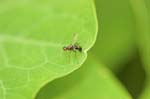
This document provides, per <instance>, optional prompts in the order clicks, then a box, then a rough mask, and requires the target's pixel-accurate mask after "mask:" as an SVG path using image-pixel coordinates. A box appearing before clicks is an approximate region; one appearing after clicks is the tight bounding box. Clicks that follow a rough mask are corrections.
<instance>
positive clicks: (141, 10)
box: [130, 0, 150, 99]
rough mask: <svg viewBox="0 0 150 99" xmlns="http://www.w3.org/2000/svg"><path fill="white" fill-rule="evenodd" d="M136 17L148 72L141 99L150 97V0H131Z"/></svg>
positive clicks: (142, 56) (138, 38)
mask: <svg viewBox="0 0 150 99" xmlns="http://www.w3.org/2000/svg"><path fill="white" fill-rule="evenodd" d="M130 1H131V6H132V9H133V12H134V15H135V18H136V29H137V44H138V48H139V50H140V55H141V58H142V63H143V66H144V68H145V71H146V73H147V79H146V85H145V88H144V90H143V93H142V95H141V96H140V99H148V98H150V94H149V88H150V84H149V83H150V78H149V77H150V61H149V60H150V28H149V27H150V1H149V0H130Z"/></svg>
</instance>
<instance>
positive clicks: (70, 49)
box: [63, 35, 82, 52]
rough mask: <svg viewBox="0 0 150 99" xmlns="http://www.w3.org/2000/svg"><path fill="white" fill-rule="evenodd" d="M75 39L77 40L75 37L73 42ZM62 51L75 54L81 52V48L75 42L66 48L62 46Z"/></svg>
mask: <svg viewBox="0 0 150 99" xmlns="http://www.w3.org/2000/svg"><path fill="white" fill-rule="evenodd" d="M76 39H77V35H75V36H74V38H73V40H74V41H76ZM63 50H64V51H73V52H76V51H78V52H82V47H81V46H80V45H79V44H78V43H77V42H75V43H73V44H70V45H68V46H64V47H63Z"/></svg>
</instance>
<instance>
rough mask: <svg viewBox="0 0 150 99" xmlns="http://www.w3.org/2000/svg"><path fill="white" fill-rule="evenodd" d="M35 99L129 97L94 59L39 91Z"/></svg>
mask: <svg viewBox="0 0 150 99" xmlns="http://www.w3.org/2000/svg"><path fill="white" fill-rule="evenodd" d="M37 99H131V97H130V95H129V94H128V93H127V92H126V90H125V89H124V88H123V87H122V85H121V84H120V83H119V82H118V80H117V79H116V78H115V77H114V76H113V74H112V73H110V71H109V70H108V69H107V68H106V67H105V66H103V65H101V64H100V63H98V62H97V61H96V60H94V58H88V60H87V61H86V63H85V64H84V65H83V67H81V68H80V69H79V70H77V71H75V72H73V73H72V74H71V75H68V76H66V77H64V78H60V79H57V80H55V81H53V82H51V83H49V84H48V85H47V86H45V87H44V88H43V89H41V91H40V93H39V94H38V96H37Z"/></svg>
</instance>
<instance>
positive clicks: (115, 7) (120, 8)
mask: <svg viewBox="0 0 150 99" xmlns="http://www.w3.org/2000/svg"><path fill="white" fill-rule="evenodd" d="M130 7H131V6H130V3H129V0H96V8H97V14H98V20H99V36H98V39H97V42H96V45H95V46H94V50H93V52H94V53H95V54H96V56H97V57H98V59H100V60H101V61H102V62H103V63H104V64H106V66H108V67H110V68H111V69H112V70H114V71H116V72H117V71H119V69H120V68H121V65H120V64H121V63H124V62H127V61H128V60H130V59H131V58H132V55H133V54H134V52H135V51H134V48H135V44H134V38H135V37H134V33H135V28H134V27H135V23H134V21H133V20H134V19H133V18H134V16H133V13H132V10H131V8H130Z"/></svg>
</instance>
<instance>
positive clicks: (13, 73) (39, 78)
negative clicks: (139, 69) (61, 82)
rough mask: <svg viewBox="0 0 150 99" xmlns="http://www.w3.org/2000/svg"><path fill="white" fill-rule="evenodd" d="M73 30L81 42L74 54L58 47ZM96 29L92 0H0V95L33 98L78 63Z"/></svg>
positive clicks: (2, 98)
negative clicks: (81, 49)
mask: <svg viewBox="0 0 150 99" xmlns="http://www.w3.org/2000/svg"><path fill="white" fill-rule="evenodd" d="M75 33H76V34H77V35H78V40H77V42H79V44H80V46H82V47H83V53H77V55H76V56H77V57H75V54H69V53H68V52H64V51H63V49H62V48H63V46H67V45H70V44H71V43H72V42H73V41H72V36H73V35H74V34H75ZM96 34H97V22H96V15H95V9H94V5H93V1H92V0H59V1H58V0H0V99H33V98H34V96H35V95H36V93H37V91H38V90H39V89H40V88H41V87H43V86H44V85H45V84H46V83H48V82H50V81H52V80H53V79H55V78H58V77H61V76H64V75H67V74H68V73H70V72H72V71H74V70H76V69H77V68H79V67H80V66H81V64H82V63H83V62H84V60H85V59H86V56H87V54H86V51H87V50H88V49H89V48H91V46H92V45H93V43H94V42H95V40H96ZM69 56H70V57H69ZM69 58H70V59H69ZM76 58H77V59H78V60H76Z"/></svg>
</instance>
